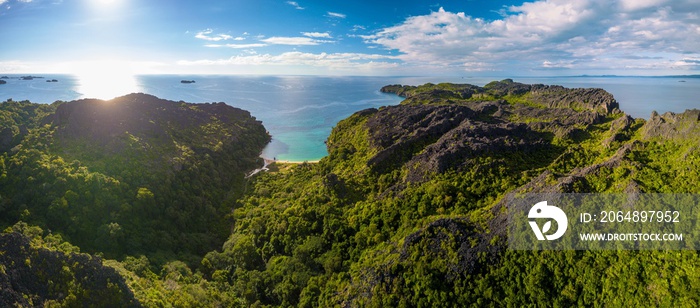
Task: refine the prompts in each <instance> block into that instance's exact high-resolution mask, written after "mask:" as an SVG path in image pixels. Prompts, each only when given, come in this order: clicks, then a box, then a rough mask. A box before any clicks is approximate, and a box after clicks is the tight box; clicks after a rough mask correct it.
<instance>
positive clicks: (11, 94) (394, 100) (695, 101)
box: [0, 75, 700, 161]
mask: <svg viewBox="0 0 700 308" xmlns="http://www.w3.org/2000/svg"><path fill="white" fill-rule="evenodd" d="M22 76H24V75H4V76H2V77H3V79H1V80H5V81H6V82H7V83H6V84H0V101H5V100H7V99H12V100H15V101H21V100H29V101H32V102H35V103H53V102H55V101H58V100H61V101H71V100H76V99H80V98H99V99H111V98H114V97H117V96H121V95H125V94H128V93H133V92H142V93H147V94H152V95H155V96H157V97H160V98H163V99H168V100H174V101H186V102H191V103H207V102H224V103H226V104H228V105H231V106H234V107H238V108H242V109H245V110H248V111H250V113H251V114H252V115H253V116H254V117H256V118H257V119H258V120H261V121H262V123H263V125H264V126H265V127H266V128H267V130H268V131H269V132H270V134H271V135H272V142H271V143H270V144H269V145H268V146H267V148H265V150H264V151H263V153H261V155H262V156H263V157H266V158H271V159H272V158H276V159H278V160H286V161H315V160H319V159H321V158H323V157H324V156H326V155H327V154H328V153H327V151H326V146H325V140H326V138H327V137H328V135H329V134H330V132H331V129H332V128H333V127H334V126H335V125H336V123H338V121H340V120H342V119H344V118H346V117H348V116H350V115H351V114H353V113H354V112H357V111H360V110H363V109H366V108H377V107H380V106H387V105H396V104H399V103H400V102H401V100H402V98H401V97H398V96H396V95H393V94H386V93H381V92H380V91H379V89H381V87H382V86H385V85H389V84H404V85H421V84H424V83H427V82H431V83H440V82H453V83H468V84H473V85H478V86H483V85H485V84H487V83H489V82H491V81H494V80H502V79H506V78H511V79H513V80H514V81H516V82H522V83H527V84H550V85H553V84H556V85H562V86H565V87H568V88H602V89H605V90H606V91H608V92H610V93H612V94H613V95H614V96H615V99H616V100H617V101H618V102H619V104H620V109H622V110H623V111H624V112H626V113H628V114H629V115H631V116H632V117H634V118H645V119H647V118H649V116H650V114H651V113H652V111H657V112H659V113H664V112H677V113H679V112H683V111H685V110H686V109H693V108H700V78H693V76H687V77H618V76H606V77H591V76H576V77H498V76H497V77H331V76H238V75H236V76H230V75H197V76H181V75H142V76H113V77H110V78H107V77H100V78H98V77H94V76H93V77H85V76H73V75H35V76H36V77H43V78H34V79H31V80H23V79H22V78H21V77H22ZM4 77H7V78H4ZM54 79H55V80H56V81H55V82H47V80H49V81H52V80H54ZM181 80H193V81H195V82H194V83H181Z"/></svg>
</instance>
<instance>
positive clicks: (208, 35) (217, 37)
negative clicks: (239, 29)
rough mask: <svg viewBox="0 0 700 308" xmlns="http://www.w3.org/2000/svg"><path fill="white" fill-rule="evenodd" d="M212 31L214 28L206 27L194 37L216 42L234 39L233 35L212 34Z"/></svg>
mask: <svg viewBox="0 0 700 308" xmlns="http://www.w3.org/2000/svg"><path fill="white" fill-rule="evenodd" d="M212 33H214V30H212V29H206V30H204V31H200V32H197V34H195V36H194V37H196V38H198V39H202V40H205V41H214V42H218V41H225V40H230V39H233V36H230V35H228V34H215V35H211V34H212Z"/></svg>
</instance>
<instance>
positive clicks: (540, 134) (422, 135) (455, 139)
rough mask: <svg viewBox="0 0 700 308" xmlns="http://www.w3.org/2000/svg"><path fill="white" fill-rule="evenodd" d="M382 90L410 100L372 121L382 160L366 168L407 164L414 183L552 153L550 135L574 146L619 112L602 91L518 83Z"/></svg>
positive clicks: (372, 135) (381, 112)
mask: <svg viewBox="0 0 700 308" xmlns="http://www.w3.org/2000/svg"><path fill="white" fill-rule="evenodd" d="M382 91H383V92H387V93H396V94H398V95H401V96H404V97H406V98H407V99H406V100H405V101H404V102H402V103H401V105H399V106H391V107H386V108H382V109H381V110H379V111H376V112H373V113H372V114H371V116H369V118H368V120H367V124H366V126H367V129H368V131H369V133H370V140H369V141H370V144H371V145H372V146H374V147H375V148H376V149H377V154H376V155H374V157H372V158H371V159H370V160H369V161H368V163H367V165H368V166H369V167H371V168H373V169H375V170H379V171H383V170H387V169H392V168H397V167H400V166H403V165H405V166H407V167H408V168H407V169H408V170H409V171H408V176H407V178H406V179H407V180H408V181H409V182H422V181H424V180H426V179H428V178H429V177H430V175H431V174H437V173H442V172H444V171H446V170H448V169H450V168H453V169H456V170H460V169H464V168H469V166H470V162H471V160H472V159H474V158H478V157H481V156H484V155H486V156H494V155H498V154H499V153H513V152H520V153H521V154H522V155H524V156H529V155H537V153H542V152H547V151H548V149H549V147H550V146H551V145H550V142H549V141H550V139H551V135H553V136H554V137H557V138H569V139H575V138H576V137H577V136H578V135H579V134H584V132H583V130H584V129H585V128H586V127H588V126H589V125H593V124H598V123H600V122H601V121H602V120H603V119H605V118H606V116H608V115H610V114H613V113H619V109H618V104H617V102H616V101H615V99H614V98H613V96H612V95H610V94H609V93H607V92H605V91H604V90H601V89H567V88H564V87H561V86H545V85H526V84H521V83H516V82H513V81H512V80H504V81H501V82H492V83H489V84H487V85H486V86H484V87H477V86H473V85H455V84H439V85H433V84H427V85H423V86H419V87H414V86H399V85H393V86H386V87H384V88H382ZM505 98H508V100H505ZM513 102H516V103H513ZM622 118H623V120H620V123H619V125H621V126H625V125H627V127H629V125H631V124H630V123H631V122H630V123H627V122H629V121H631V118H629V117H625V116H623V117H622ZM616 125H617V124H616Z"/></svg>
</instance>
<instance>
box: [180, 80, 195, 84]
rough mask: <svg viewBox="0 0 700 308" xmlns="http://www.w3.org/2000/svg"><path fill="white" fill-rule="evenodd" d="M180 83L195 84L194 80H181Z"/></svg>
mask: <svg viewBox="0 0 700 308" xmlns="http://www.w3.org/2000/svg"><path fill="white" fill-rule="evenodd" d="M180 83H195V81H194V80H180Z"/></svg>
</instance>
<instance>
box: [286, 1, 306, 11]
mask: <svg viewBox="0 0 700 308" xmlns="http://www.w3.org/2000/svg"><path fill="white" fill-rule="evenodd" d="M287 4H289V5H291V6H293V7H294V8H295V9H297V10H303V9H305V8H303V7H301V6H300V5H299V3H297V2H296V1H287Z"/></svg>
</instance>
